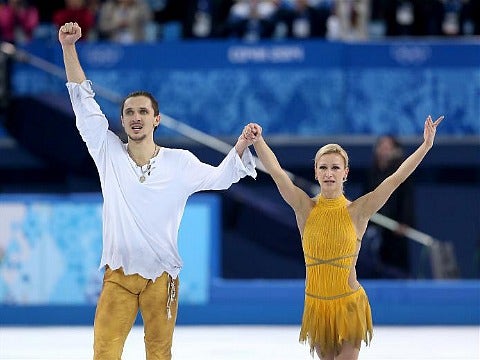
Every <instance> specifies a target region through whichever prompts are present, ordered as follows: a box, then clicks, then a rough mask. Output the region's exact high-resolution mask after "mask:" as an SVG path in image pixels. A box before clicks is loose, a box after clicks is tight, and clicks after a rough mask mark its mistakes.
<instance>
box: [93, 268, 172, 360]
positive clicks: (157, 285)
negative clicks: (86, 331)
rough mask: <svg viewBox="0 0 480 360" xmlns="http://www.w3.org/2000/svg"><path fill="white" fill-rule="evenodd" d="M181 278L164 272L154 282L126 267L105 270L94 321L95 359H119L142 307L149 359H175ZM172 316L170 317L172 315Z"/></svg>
mask: <svg viewBox="0 0 480 360" xmlns="http://www.w3.org/2000/svg"><path fill="white" fill-rule="evenodd" d="M177 291H178V278H177V279H175V280H173V279H172V278H171V277H170V276H169V275H168V274H167V273H163V274H162V275H161V276H160V277H158V278H157V279H155V281H152V280H147V279H145V278H143V277H141V276H140V275H138V274H133V275H125V274H124V273H123V270H122V269H121V268H120V269H117V270H111V269H110V268H108V267H107V268H106V269H105V275H104V278H103V288H102V292H101V294H100V298H99V299H98V303H97V310H96V312H95V323H94V345H93V349H94V360H120V359H121V356H122V352H123V346H124V344H125V340H126V339H127V336H128V333H129V332H130V330H131V329H132V326H133V324H134V322H135V319H136V317H137V314H138V310H139V309H140V313H141V315H142V318H143V324H144V332H145V350H146V354H147V360H170V359H171V358H172V351H171V349H172V339H173V329H174V327H175V322H176V319H177V309H178V301H177V299H176V293H177ZM170 315H171V316H170Z"/></svg>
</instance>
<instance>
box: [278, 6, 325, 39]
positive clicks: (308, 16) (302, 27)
mask: <svg viewBox="0 0 480 360" xmlns="http://www.w3.org/2000/svg"><path fill="white" fill-rule="evenodd" d="M330 14H331V8H330V6H323V4H322V6H318V5H317V6H316V4H315V2H314V1H312V0H283V1H282V3H281V6H280V9H279V10H278V12H277V19H278V20H277V26H278V24H282V23H283V24H285V26H286V34H285V36H286V37H288V38H311V37H325V35H326V32H327V19H328V17H329V16H330Z"/></svg>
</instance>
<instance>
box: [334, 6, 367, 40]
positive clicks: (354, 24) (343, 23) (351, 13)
mask: <svg viewBox="0 0 480 360" xmlns="http://www.w3.org/2000/svg"><path fill="white" fill-rule="evenodd" d="M333 6H334V8H333V13H332V15H331V16H330V17H329V18H328V20H327V37H328V38H329V39H330V40H366V39H368V37H369V23H370V0H335V4H334V5H333Z"/></svg>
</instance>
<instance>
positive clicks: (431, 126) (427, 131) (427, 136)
mask: <svg viewBox="0 0 480 360" xmlns="http://www.w3.org/2000/svg"><path fill="white" fill-rule="evenodd" d="M443 118H444V116H443V115H442V116H440V117H439V118H438V119H437V120H435V122H434V121H432V117H431V116H430V115H428V117H427V119H426V120H425V128H424V130H423V140H424V142H425V145H427V146H428V148H429V149H430V148H431V147H432V146H433V141H434V140H435V133H436V131H437V126H438V125H439V124H440V123H441V122H442V120H443Z"/></svg>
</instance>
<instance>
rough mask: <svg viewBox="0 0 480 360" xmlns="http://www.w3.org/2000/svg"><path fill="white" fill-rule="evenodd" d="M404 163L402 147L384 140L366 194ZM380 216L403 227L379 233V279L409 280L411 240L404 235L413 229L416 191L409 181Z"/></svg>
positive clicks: (375, 156)
mask: <svg viewBox="0 0 480 360" xmlns="http://www.w3.org/2000/svg"><path fill="white" fill-rule="evenodd" d="M403 160H404V155H403V149H402V146H401V145H400V143H399V142H398V141H397V140H396V139H395V138H394V137H393V136H387V135H386V136H381V137H380V138H379V139H378V140H377V142H376V144H375V147H374V151H373V163H372V167H371V168H370V170H369V172H368V176H367V179H366V184H365V192H369V191H372V190H373V189H375V188H376V187H377V186H378V185H379V184H380V183H381V182H382V181H383V180H385V179H386V178H387V177H388V176H390V175H391V174H393V173H394V172H395V171H396V170H397V169H398V167H399V166H400V164H401V163H402V162H403ZM380 213H381V214H382V215H385V216H388V217H389V218H391V219H393V220H396V221H398V222H399V223H400V225H399V227H398V228H397V229H396V230H395V231H391V230H388V229H382V230H380V231H379V232H380V244H379V249H378V251H379V253H378V255H379V261H380V265H379V266H380V268H379V269H378V272H379V273H378V274H377V275H378V277H382V278H408V277H410V273H411V271H410V256H409V246H408V245H409V240H408V239H407V238H405V236H404V234H405V229H406V226H413V223H414V216H415V213H414V202H413V188H412V184H411V182H410V181H409V180H408V179H407V180H406V181H405V182H404V183H403V184H402V185H400V186H399V188H398V189H397V190H396V191H395V192H394V193H393V194H392V195H391V197H390V198H389V199H388V201H387V202H386V203H385V205H384V206H383V207H382V209H381V210H380ZM370 226H372V225H370Z"/></svg>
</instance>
